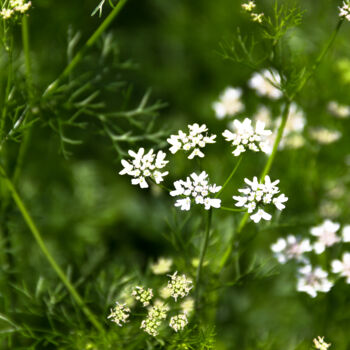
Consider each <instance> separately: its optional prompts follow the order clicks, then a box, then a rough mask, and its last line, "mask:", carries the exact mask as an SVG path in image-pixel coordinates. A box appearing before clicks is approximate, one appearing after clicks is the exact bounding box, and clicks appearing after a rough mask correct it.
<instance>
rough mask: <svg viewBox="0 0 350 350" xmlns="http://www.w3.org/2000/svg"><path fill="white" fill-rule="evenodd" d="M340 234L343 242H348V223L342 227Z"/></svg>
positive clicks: (349, 236)
mask: <svg viewBox="0 0 350 350" xmlns="http://www.w3.org/2000/svg"><path fill="white" fill-rule="evenodd" d="M342 236H343V237H342V238H343V241H344V242H350V225H345V226H344V227H343V231H342Z"/></svg>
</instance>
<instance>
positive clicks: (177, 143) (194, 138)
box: [167, 123, 216, 159]
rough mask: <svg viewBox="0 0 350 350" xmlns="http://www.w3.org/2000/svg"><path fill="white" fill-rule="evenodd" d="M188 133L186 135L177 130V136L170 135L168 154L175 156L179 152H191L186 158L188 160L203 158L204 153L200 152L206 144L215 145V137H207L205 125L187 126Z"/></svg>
mask: <svg viewBox="0 0 350 350" xmlns="http://www.w3.org/2000/svg"><path fill="white" fill-rule="evenodd" d="M188 129H189V133H188V134H186V133H184V132H183V131H181V130H179V132H178V134H177V135H170V137H169V138H168V139H167V142H168V143H169V144H170V145H171V147H170V149H169V150H170V152H171V153H172V154H175V153H176V152H177V151H179V150H184V151H186V152H189V151H192V152H191V153H190V155H189V156H188V159H193V158H194V157H196V156H197V157H200V158H203V157H204V153H203V152H202V151H201V149H202V148H203V147H205V145H206V144H207V143H215V138H216V135H211V136H208V135H207V131H208V128H207V127H206V125H205V124H203V125H201V126H199V124H197V123H195V124H192V125H188Z"/></svg>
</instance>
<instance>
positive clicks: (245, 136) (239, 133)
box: [222, 118, 272, 157]
mask: <svg viewBox="0 0 350 350" xmlns="http://www.w3.org/2000/svg"><path fill="white" fill-rule="evenodd" d="M233 131H234V132H231V131H230V130H225V131H224V132H223V133H222V136H224V138H225V140H226V141H228V142H232V145H233V146H235V149H234V150H233V152H232V153H233V155H234V156H236V157H237V156H239V155H240V154H241V153H243V152H245V151H246V150H247V149H250V150H252V151H254V152H259V151H262V152H265V153H266V152H267V146H268V145H267V143H266V137H267V136H269V135H271V134H272V132H271V130H265V123H264V122H261V121H258V122H257V123H256V126H255V129H254V128H253V126H252V121H251V120H250V119H249V118H245V119H244V121H243V122H240V121H239V120H237V119H235V120H234V121H233Z"/></svg>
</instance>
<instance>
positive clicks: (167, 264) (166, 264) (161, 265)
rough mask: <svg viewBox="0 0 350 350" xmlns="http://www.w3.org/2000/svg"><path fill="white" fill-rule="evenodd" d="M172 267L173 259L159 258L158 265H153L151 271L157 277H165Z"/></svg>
mask: <svg viewBox="0 0 350 350" xmlns="http://www.w3.org/2000/svg"><path fill="white" fill-rule="evenodd" d="M172 265H173V260H172V259H166V258H159V259H158V261H157V262H156V263H153V264H151V270H152V272H153V273H154V274H155V275H164V274H166V273H168V272H169V271H170V269H171V266H172Z"/></svg>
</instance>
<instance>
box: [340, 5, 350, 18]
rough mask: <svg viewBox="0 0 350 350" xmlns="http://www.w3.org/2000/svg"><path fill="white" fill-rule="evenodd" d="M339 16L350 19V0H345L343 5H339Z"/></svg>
mask: <svg viewBox="0 0 350 350" xmlns="http://www.w3.org/2000/svg"><path fill="white" fill-rule="evenodd" d="M339 17H344V18H346V19H347V20H348V21H350V4H349V1H343V6H342V7H339Z"/></svg>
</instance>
